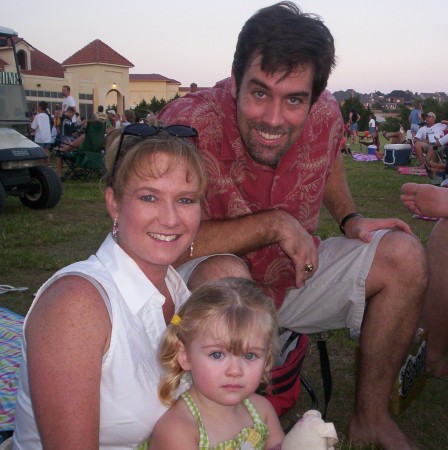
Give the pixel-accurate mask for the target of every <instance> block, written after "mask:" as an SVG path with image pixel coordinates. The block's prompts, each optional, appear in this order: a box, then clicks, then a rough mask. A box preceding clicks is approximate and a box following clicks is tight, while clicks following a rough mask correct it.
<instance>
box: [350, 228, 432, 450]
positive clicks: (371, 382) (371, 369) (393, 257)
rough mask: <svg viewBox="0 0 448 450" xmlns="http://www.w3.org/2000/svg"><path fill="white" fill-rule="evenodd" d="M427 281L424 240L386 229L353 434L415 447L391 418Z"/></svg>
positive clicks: (371, 279)
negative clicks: (397, 380)
mask: <svg viewBox="0 0 448 450" xmlns="http://www.w3.org/2000/svg"><path fill="white" fill-rule="evenodd" d="M426 283H427V268H426V259H425V254H424V251H423V248H422V247H421V245H420V243H419V242H418V241H417V239H415V238H414V237H412V236H409V235H407V234H405V233H402V232H390V233H388V234H386V235H385V236H384V237H383V238H382V240H381V242H380V244H379V246H378V249H377V253H376V254H375V258H374V261H373V265H372V268H371V270H370V272H369V275H368V277H367V282H366V296H367V306H366V312H365V315H364V319H363V324H362V328H361V336H360V348H361V357H360V366H359V371H358V379H357V386H356V400H355V412H354V415H353V417H352V420H351V423H350V428H349V438H350V439H353V440H354V441H358V442H365V443H367V442H369V443H373V442H375V443H378V444H380V445H382V446H383V447H384V448H385V449H390V450H392V449H394V450H395V449H400V450H402V449H412V448H414V447H413V446H412V444H411V443H410V442H409V441H408V439H407V438H406V436H405V435H404V434H403V432H402V431H401V430H400V429H399V427H398V426H397V425H396V423H395V422H394V421H393V420H392V418H391V416H390V414H389V411H388V406H389V396H390V393H391V390H392V385H393V382H394V379H395V377H396V375H397V373H398V369H399V366H400V363H401V361H402V359H403V357H404V356H405V354H406V352H407V351H408V350H409V347H410V344H411V342H412V339H413V337H414V336H415V332H416V329H417V326H418V322H419V317H420V313H421V305H422V297H423V293H424V289H425V287H426Z"/></svg>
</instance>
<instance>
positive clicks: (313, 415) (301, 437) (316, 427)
mask: <svg viewBox="0 0 448 450" xmlns="http://www.w3.org/2000/svg"><path fill="white" fill-rule="evenodd" d="M337 442H338V436H337V434H336V429H335V428H334V425H333V424H332V423H325V422H324V421H323V420H322V416H321V414H320V412H319V411H316V410H313V409H311V410H310V411H307V412H306V413H305V414H304V415H303V417H302V418H301V419H300V420H299V421H298V422H297V423H296V424H295V425H294V427H293V429H292V430H291V431H290V432H289V433H288V434H287V435H286V436H285V438H284V439H283V442H282V450H334V447H333V445H334V444H336V443H337Z"/></svg>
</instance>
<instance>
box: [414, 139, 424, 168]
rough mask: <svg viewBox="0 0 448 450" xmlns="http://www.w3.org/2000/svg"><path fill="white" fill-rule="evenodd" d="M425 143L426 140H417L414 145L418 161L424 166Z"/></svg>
mask: <svg viewBox="0 0 448 450" xmlns="http://www.w3.org/2000/svg"><path fill="white" fill-rule="evenodd" d="M424 149H425V143H424V142H420V141H419V142H416V143H415V145H414V153H415V156H416V157H417V159H418V162H419V163H420V166H423V165H424V164H425V153H424Z"/></svg>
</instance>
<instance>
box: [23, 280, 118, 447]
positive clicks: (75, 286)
mask: <svg viewBox="0 0 448 450" xmlns="http://www.w3.org/2000/svg"><path fill="white" fill-rule="evenodd" d="M110 333H111V322H110V318H109V314H108V312H107V308H106V305H105V304H104V301H103V299H102V298H101V295H100V294H99V293H98V291H97V289H96V288H95V287H94V286H93V285H92V284H91V283H89V282H88V281H87V280H85V279H84V278H81V277H77V276H66V277H63V278H61V279H59V280H57V281H56V282H55V283H54V284H52V285H51V286H50V287H49V288H48V289H47V290H46V291H45V292H44V293H43V294H42V296H41V298H40V299H39V301H38V302H37V304H36V305H35V307H34V309H33V310H32V312H31V313H30V316H29V319H28V322H27V326H26V330H25V334H26V341H27V356H28V378H29V383H30V391H31V400H32V403H33V408H34V413H35V417H36V422H37V426H38V429H39V432H40V435H41V439H42V444H43V447H44V448H45V449H46V450H53V449H67V450H70V449H80V448H82V449H84V450H90V449H91V450H94V449H95V450H97V449H98V447H99V409H100V404H99V399H100V381H101V367H102V358H103V354H104V352H105V351H106V350H107V348H108V345H109V340H110Z"/></svg>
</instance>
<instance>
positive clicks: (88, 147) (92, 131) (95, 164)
mask: <svg viewBox="0 0 448 450" xmlns="http://www.w3.org/2000/svg"><path fill="white" fill-rule="evenodd" d="M105 132H106V122H104V121H100V120H91V121H89V122H88V123H87V128H86V134H85V138H84V142H83V143H82V144H81V145H80V146H79V148H78V150H77V151H74V152H73V153H74V154H75V167H74V169H73V171H74V172H75V174H77V175H78V176H79V177H80V178H83V179H88V178H90V177H91V176H93V175H97V176H100V175H101V174H102V173H103V171H104V134H105Z"/></svg>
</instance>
